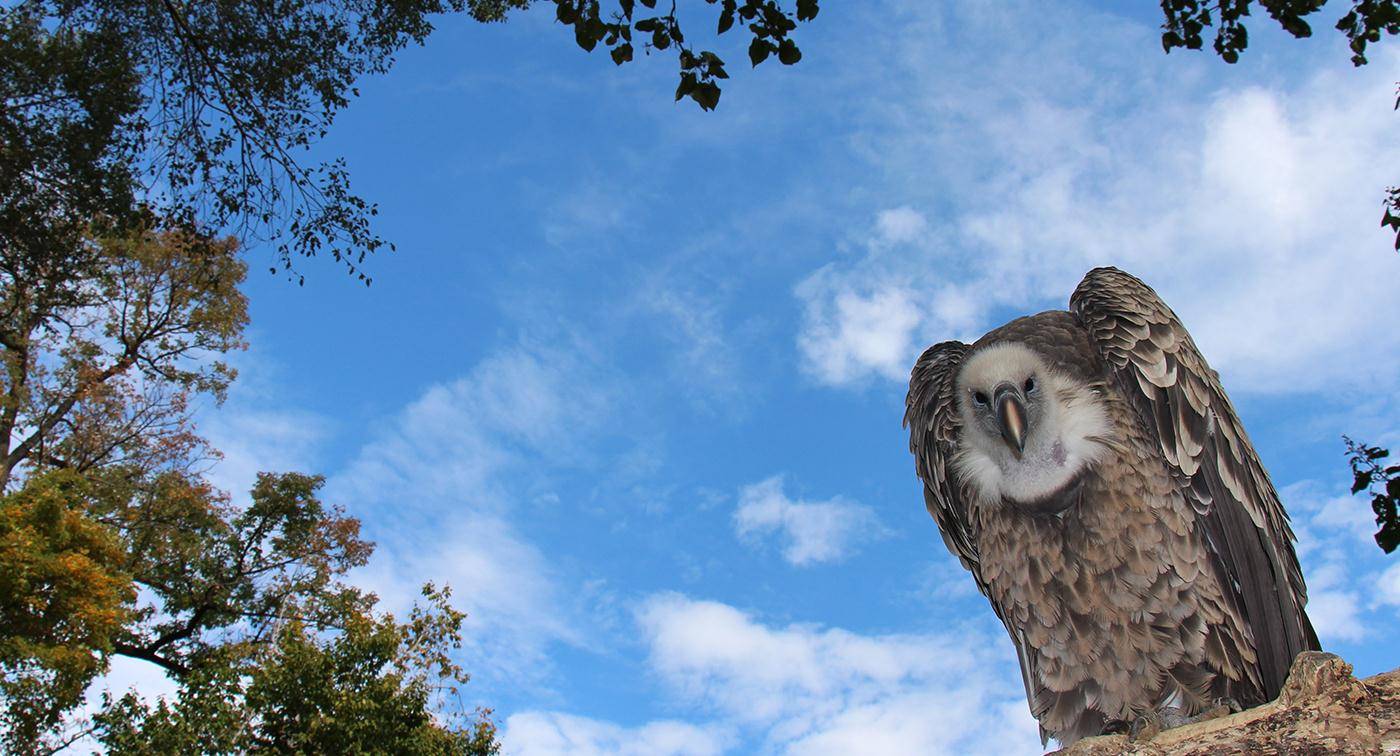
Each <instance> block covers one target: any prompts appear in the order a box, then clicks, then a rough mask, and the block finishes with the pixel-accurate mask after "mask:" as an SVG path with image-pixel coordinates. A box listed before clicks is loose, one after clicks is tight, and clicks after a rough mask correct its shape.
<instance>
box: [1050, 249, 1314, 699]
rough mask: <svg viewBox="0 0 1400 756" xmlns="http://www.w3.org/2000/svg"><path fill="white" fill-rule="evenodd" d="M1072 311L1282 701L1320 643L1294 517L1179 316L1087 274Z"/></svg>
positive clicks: (1116, 275) (1127, 282)
mask: <svg viewBox="0 0 1400 756" xmlns="http://www.w3.org/2000/svg"><path fill="white" fill-rule="evenodd" d="M1070 310H1071V311H1072V312H1073V313H1074V315H1075V316H1076V317H1077V318H1078V319H1079V321H1080V322H1081V323H1082V324H1083V325H1084V327H1085V328H1086V329H1087V330H1088V331H1089V333H1090V334H1091V335H1092V336H1093V338H1094V340H1095V342H1096V343H1097V344H1098V347H1099V351H1100V354H1101V355H1102V357H1103V359H1104V361H1105V362H1106V363H1107V365H1108V369H1109V370H1110V372H1112V373H1114V375H1115V377H1116V380H1117V381H1118V384H1119V387H1120V388H1121V389H1122V390H1123V392H1124V393H1125V395H1127V396H1129V397H1131V400H1132V402H1133V403H1134V405H1135V406H1136V407H1137V410H1138V413H1139V416H1140V417H1141V418H1142V420H1143V422H1144V423H1146V425H1147V427H1148V428H1149V429H1150V430H1153V431H1155V433H1156V437H1157V439H1158V440H1159V441H1160V442H1161V448H1162V454H1163V457H1164V458H1165V459H1166V461H1167V463H1168V464H1169V465H1170V466H1171V468H1172V469H1173V470H1174V472H1175V474H1177V475H1179V476H1180V480H1181V483H1182V486H1183V490H1184V492H1185V493H1186V495H1187V496H1188V498H1189V499H1190V500H1191V502H1192V505H1193V506H1194V507H1195V508H1196V511H1197V513H1198V515H1199V516H1200V522H1201V523H1202V525H1203V530H1204V532H1205V534H1206V536H1207V539H1208V546H1209V548H1210V549H1211V552H1212V559H1213V561H1214V562H1215V566H1216V573H1217V575H1219V576H1220V579H1221V581H1222V583H1223V584H1224V585H1223V586H1222V587H1223V588H1224V589H1225V590H1227V591H1231V592H1233V594H1234V595H1233V596H1232V598H1234V599H1235V601H1236V603H1237V605H1238V607H1239V609H1240V610H1241V611H1242V613H1243V614H1244V616H1245V619H1246V621H1247V622H1248V624H1249V627H1250V630H1251V633H1252V634H1253V638H1254V644H1255V647H1256V648H1255V650H1256V652H1257V654H1258V659H1259V661H1258V666H1259V669H1258V672H1259V676H1260V679H1261V680H1262V681H1263V684H1264V691H1263V695H1264V696H1265V697H1264V699H1263V700H1265V701H1267V700H1270V699H1272V698H1274V697H1276V696H1277V695H1278V692H1279V689H1280V688H1281V687H1282V685H1283V680H1284V678H1285V677H1286V676H1287V674H1288V667H1289V665H1290V664H1291V663H1292V661H1293V657H1294V656H1296V655H1297V654H1298V652H1300V651H1303V650H1306V649H1316V648H1318V647H1319V646H1318V642H1317V636H1316V634H1315V633H1314V632H1313V628H1312V624H1311V622H1309V620H1308V616H1307V613H1306V612H1305V611H1304V609H1303V607H1304V605H1305V604H1306V603H1307V588H1306V587H1305V586H1304V585H1303V574H1302V571H1301V569H1300V568H1299V566H1298V558H1297V556H1296V555H1295V554H1294V551H1293V541H1294V536H1293V530H1292V529H1291V528H1290V527H1289V525H1288V514H1287V513H1286V512H1285V511H1284V509H1283V504H1282V503H1281V502H1280V501H1279V498H1278V493H1277V492H1276V491H1275V490H1274V486H1273V484H1272V483H1271V482H1270V481H1269V476H1268V473H1266V472H1265V471H1264V467H1263V465H1262V464H1261V463H1260V461H1259V455H1258V454H1257V453H1256V452H1255V451H1254V446H1253V445H1252V444H1251V443H1250V441H1249V436H1248V435H1247V434H1246V433H1245V430H1244V426H1243V425H1242V424H1241V423H1240V420H1239V416H1238V415H1237V414H1236V413H1235V408H1234V407H1233V406H1231V404H1230V400H1229V398H1228V397H1226V396H1225V390H1224V388H1222V387H1221V385H1220V378H1219V376H1218V375H1217V374H1216V372H1215V371H1214V370H1212V369H1211V368H1210V366H1209V365H1208V364H1207V363H1206V360H1205V358H1204V357H1202V356H1201V353H1200V351H1199V350H1197V349H1196V345H1195V343H1194V342H1193V341H1192V340H1191V336H1190V334H1188V333H1187V332H1186V329H1185V328H1184V327H1183V326H1182V325H1181V322H1180V321H1179V320H1178V319H1177V317H1176V314H1175V313H1173V312H1172V311H1171V309H1170V308H1168V307H1167V305H1166V304H1165V303H1164V302H1163V301H1162V300H1161V298H1159V297H1158V296H1157V294H1156V292H1154V291H1153V290H1152V289H1151V288H1150V287H1148V286H1147V285H1146V284H1144V283H1143V282H1142V281H1139V280H1138V279H1137V278H1134V277H1133V276H1131V275H1128V274H1127V273H1124V272H1122V271H1120V270H1117V269H1115V268H1095V269H1094V270H1091V271H1089V273H1088V274H1087V275H1086V276H1085V277H1084V280H1083V282H1081V283H1080V284H1079V287H1078V288H1077V289H1075V291H1074V295H1073V296H1071V297H1070ZM1241 703H1245V704H1246V705H1251V704H1252V703H1255V702H1241ZM1257 703H1262V701H1260V702H1257Z"/></svg>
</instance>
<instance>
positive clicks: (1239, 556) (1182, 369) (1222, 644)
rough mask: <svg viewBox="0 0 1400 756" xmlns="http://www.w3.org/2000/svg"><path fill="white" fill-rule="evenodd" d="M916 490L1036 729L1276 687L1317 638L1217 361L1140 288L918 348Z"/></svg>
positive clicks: (1119, 279) (1280, 513) (1107, 723)
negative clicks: (986, 605) (1005, 644)
mask: <svg viewBox="0 0 1400 756" xmlns="http://www.w3.org/2000/svg"><path fill="white" fill-rule="evenodd" d="M904 423H905V426H906V427H908V428H909V448H910V450H911V451H912V452H913V453H914V458H915V469H916V471H917V472H918V475H919V477H920V478H921V479H922V480H923V484H924V485H923V489H924V501H925V503H926V504H927V506H928V510H929V513H930V514H932V515H933V518H934V520H935V521H936V522H937V523H938V528H939V530H940V531H941V532H942V534H943V540H944V543H946V544H947V546H948V548H949V550H951V551H952V552H953V553H954V554H956V555H957V556H958V558H959V559H960V560H961V561H962V564H963V566H964V567H966V568H967V569H968V571H970V572H971V573H972V578H973V580H975V581H976V582H977V587H978V588H979V589H981V591H982V593H983V594H985V595H986V596H987V599H988V600H989V601H990V602H991V605H992V609H993V610H994V611H995V612H996V613H997V616H998V617H1000V618H1001V621H1002V623H1003V624H1004V625H1005V626H1006V630H1007V632H1008V633H1010V635H1011V640H1012V642H1013V643H1014V644H1015V646H1016V653H1017V656H1018V657H1019V659H1020V662H1021V675H1022V678H1023V681H1024V682H1025V686H1026V697H1027V698H1028V699H1029V702H1030V708H1031V712H1032V713H1033V714H1034V715H1035V717H1036V719H1038V720H1039V721H1040V733H1041V739H1042V742H1044V741H1045V740H1046V739H1047V738H1049V737H1053V738H1055V739H1056V740H1058V741H1059V742H1060V743H1061V744H1062V745H1068V744H1070V743H1073V742H1074V741H1076V740H1079V739H1080V738H1084V737H1088V736H1091V735H1099V734H1103V733H1105V732H1117V731H1133V732H1136V731H1138V730H1139V728H1142V727H1151V726H1155V727H1169V726H1174V725H1176V724H1180V723H1182V722H1183V721H1189V719H1190V718H1192V717H1196V716H1198V715H1201V714H1202V713H1204V712H1207V711H1213V710H1218V709H1219V707H1220V706H1222V705H1227V706H1230V707H1231V708H1233V709H1235V710H1239V709H1241V708H1248V707H1251V706H1256V705H1258V704H1261V703H1264V702H1266V701H1270V700H1272V699H1274V698H1275V697H1277V695H1278V693H1279V690H1280V688H1281V687H1282V685H1283V681H1284V678H1285V677H1286V675H1287V673H1288V668H1289V665H1290V664H1291V663H1292V661H1293V657H1294V656H1296V655H1297V654H1298V653H1299V652H1300V651H1303V650H1307V649H1318V647H1319V646H1318V641H1317V635H1316V633H1314V632H1313V628H1312V624H1311V622H1309V620H1308V616H1307V614H1306V613H1305V612H1304V605H1305V604H1306V602H1307V589H1306V587H1305V586H1304V585H1303V575H1302V572H1301V571H1300V569H1299V567H1298V558H1297V556H1296V555H1295V554H1294V552H1293V540H1294V537H1293V532H1292V530H1291V529H1290V528H1289V525H1288V515H1287V513H1286V512H1284V509H1283V505H1282V504H1281V503H1280V502H1279V498H1278V494H1277V492H1275V491H1274V487H1273V485H1272V484H1271V483H1270V482H1269V476H1268V473H1266V472H1265V471H1264V467H1263V465H1262V464H1261V463H1260V461H1259V456H1258V454H1256V453H1255V451H1254V447H1253V445H1251V444H1250V441H1249V437H1248V436H1247V435H1245V431H1244V427H1243V426H1242V425H1241V424H1240V420H1239V417H1238V415H1236V413H1235V409H1234V407H1232V406H1231V405H1230V400H1229V399H1228V398H1227V397H1226V396H1225V390H1224V389H1223V388H1222V387H1221V385H1220V379H1219V376H1218V375H1217V374H1216V372H1215V371H1214V370H1212V369H1211V368H1210V366H1209V365H1207V364H1206V361H1205V358H1204V357H1202V356H1201V353H1200V352H1199V351H1198V350H1197V349H1196V345H1195V343H1193V342H1192V340H1191V336H1190V335H1189V334H1188V333H1187V332H1186V329H1185V328H1184V327H1182V325H1181V322H1180V321H1179V320H1178V319H1177V317H1176V315H1175V313H1173V312H1172V311H1171V310H1170V309H1169V308H1168V307H1167V305H1166V304H1165V303H1163V302H1162V300H1161V299H1160V298H1159V297H1158V296H1157V294H1156V292H1154V291H1153V290H1152V289H1151V288H1149V287H1148V286H1147V285H1146V284H1144V283H1143V282H1142V281H1139V280H1138V279H1136V278H1134V277H1133V276H1130V275H1128V274H1127V273H1124V272H1122V271H1120V270H1117V269H1115V268H1096V269H1094V270H1091V271H1089V273H1088V275H1086V276H1085V277H1084V280H1083V281H1082V282H1081V283H1080V284H1079V287H1078V288H1077V289H1075V291H1074V294H1073V295H1072V296H1071V297H1070V309H1069V311H1068V312H1065V311H1051V312H1042V313H1040V314H1038V315H1030V316H1027V317H1022V318H1018V319H1016V320H1013V321H1011V322H1010V323H1007V324H1006V325H1004V326H1001V327H1000V328H997V329H995V330H993V331H991V332H989V333H987V334H986V335H985V336H983V337H982V338H980V339H978V340H977V342H976V343H974V344H971V345H968V344H964V343H961V342H957V341H945V342H943V343H941V344H936V345H934V346H932V347H929V349H928V350H927V351H925V352H924V353H923V356H921V357H920V358H919V361H918V363H917V364H916V365H915V366H914V371H913V375H912V377H911V378H910V381H909V396H908V399H907V403H906V412H905V416H904Z"/></svg>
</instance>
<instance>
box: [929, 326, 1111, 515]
mask: <svg viewBox="0 0 1400 756" xmlns="http://www.w3.org/2000/svg"><path fill="white" fill-rule="evenodd" d="M957 405H958V413H959V416H960V417H961V420H962V427H963V430H962V436H961V438H960V440H959V451H958V456H957V463H956V464H957V465H958V467H959V468H960V470H961V471H962V472H963V474H964V475H965V476H968V478H967V479H969V480H971V481H972V482H973V484H974V487H975V488H977V490H978V491H979V492H980V493H982V494H983V495H984V496H990V497H993V498H1004V499H1010V500H1011V501H1013V502H1017V503H1022V504H1037V503H1041V502H1044V501H1045V500H1046V499H1048V498H1052V497H1053V496H1054V495H1055V494H1056V493H1057V492H1058V491H1060V490H1061V489H1063V488H1065V487H1066V486H1067V485H1069V484H1070V483H1072V482H1073V481H1074V480H1075V479H1076V478H1077V477H1078V475H1079V473H1080V472H1082V471H1083V470H1084V469H1085V468H1086V467H1087V466H1088V465H1089V464H1091V463H1092V462H1093V461H1095V460H1096V459H1097V457H1098V455H1099V454H1100V453H1101V450H1102V448H1103V443H1102V442H1103V440H1104V439H1105V438H1107V437H1108V426H1109V424H1108V418H1107V414H1106V412H1105V411H1104V407H1103V397H1102V393H1101V391H1100V390H1098V389H1095V388H1092V387H1090V386H1088V385H1087V384H1085V383H1084V382H1083V381H1080V380H1077V379H1075V378H1072V377H1070V376H1069V375H1067V374H1065V373H1064V372H1062V371H1060V370H1057V369H1056V368H1055V367H1053V366H1052V365H1050V364H1048V363H1047V362H1046V360H1045V359H1044V358H1043V357H1042V356H1041V355H1039V354H1037V353H1036V352H1035V351H1033V350H1032V349H1030V348H1029V347H1027V346H1025V345H1024V344H1020V343H1016V342H1003V343H998V344H992V345H989V346H986V347H984V348H981V349H978V350H976V351H975V352H973V353H972V354H970V355H968V357H967V359H966V360H965V361H964V362H963V365H962V368H961V370H959V372H958V377H957Z"/></svg>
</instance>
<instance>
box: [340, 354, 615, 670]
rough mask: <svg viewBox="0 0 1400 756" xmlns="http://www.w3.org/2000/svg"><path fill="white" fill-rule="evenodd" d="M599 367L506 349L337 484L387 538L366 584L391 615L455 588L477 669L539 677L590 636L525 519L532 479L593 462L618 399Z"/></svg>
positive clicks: (410, 415) (371, 447)
mask: <svg viewBox="0 0 1400 756" xmlns="http://www.w3.org/2000/svg"><path fill="white" fill-rule="evenodd" d="M592 370H593V368H592V367H591V366H590V365H589V364H588V363H587V361H586V360H583V359H581V358H580V357H579V355H578V354H576V353H573V352H566V351H560V350H541V349H534V348H530V347H527V346H516V347H511V348H508V349H505V350H502V351H501V352H499V353H497V354H496V355H494V356H492V357H490V358H488V359H486V360H484V361H483V362H482V363H480V364H479V365H478V366H477V367H476V368H474V369H473V370H472V371H471V372H470V373H469V374H468V375H466V376H464V377H462V378H460V379H458V380H455V381H452V382H450V383H446V384H440V385H434V386H431V387H429V388H428V389H426V390H425V391H424V392H423V393H422V395H421V396H419V398H418V399H417V400H415V401H414V402H413V403H412V404H410V405H409V406H407V407H405V408H404V409H403V410H402V411H401V412H400V413H399V414H398V416H397V417H395V418H393V419H392V420H391V421H389V422H388V423H387V424H386V425H387V427H386V428H385V429H384V430H383V431H382V432H381V433H379V434H378V435H377V436H376V437H373V438H371V439H370V440H369V442H368V443H366V444H365V446H364V447H363V448H361V450H360V451H359V453H358V454H357V455H356V456H355V458H354V459H353V461H352V462H351V463H350V464H349V465H348V466H347V467H346V468H345V469H343V470H341V471H340V472H338V473H337V474H335V475H334V476H332V477H331V479H330V480H329V482H328V483H327V486H326V494H325V496H326V498H327V500H330V501H335V502H338V503H342V504H345V505H346V506H347V508H349V509H350V510H351V511H353V512H355V513H357V514H359V515H361V516H362V517H364V518H365V521H366V528H367V532H368V535H369V536H370V537H371V538H373V539H375V540H376V541H377V542H378V543H379V549H378V552H377V553H376V555H375V557H374V559H373V560H372V561H371V563H370V565H369V566H368V567H366V568H365V569H363V570H362V571H360V573H359V574H358V575H357V580H358V581H359V582H360V583H361V584H363V585H365V586H366V587H369V588H371V589H373V590H375V591H377V592H378V593H380V595H381V597H383V598H384V599H385V600H386V602H387V605H388V606H389V607H390V608H394V609H401V608H403V607H404V606H406V605H407V604H408V603H410V602H411V601H412V600H413V599H414V598H415V597H416V595H417V589H418V587H419V586H420V585H421V584H422V583H423V582H425V581H428V580H433V581H436V582H438V583H439V584H441V583H443V582H446V583H449V584H451V585H452V586H453V587H454V588H455V589H456V590H455V593H454V603H455V604H456V605H458V606H459V607H461V608H463V609H465V610H466V611H467V613H468V620H467V626H466V627H465V628H464V636H465V638H466V643H467V656H468V657H469V660H468V661H469V665H470V667H471V668H472V670H473V672H474V673H475V674H478V675H485V676H488V677H491V678H493V679H495V680H498V681H499V680H511V681H512V682H513V683H520V684H525V685H530V684H534V683H539V682H540V681H541V680H543V679H544V678H545V677H547V675H548V674H549V672H550V670H551V665H550V660H549V653H548V649H549V647H550V645H551V644H554V643H565V644H580V643H583V642H584V640H583V639H584V636H585V634H586V632H585V631H583V630H581V629H580V625H581V624H582V621H581V619H580V617H581V616H582V606H581V602H582V599H579V598H577V594H576V592H573V591H571V590H570V588H569V583H568V581H567V580H565V579H564V578H563V577H562V576H560V575H559V574H558V573H556V572H555V570H554V569H553V568H552V566H551V564H550V561H549V559H548V558H547V557H546V556H545V554H544V553H542V552H541V551H540V549H539V547H538V546H536V545H535V544H534V543H533V542H532V541H531V540H530V539H528V538H527V537H526V536H525V535H523V534H522V533H521V532H520V530H519V528H518V526H517V525H516V524H515V523H516V520H517V518H518V517H519V516H520V510H521V508H522V507H523V505H524V503H525V501H527V500H528V489H529V485H528V484H529V482H531V481H535V480H537V479H538V476H536V475H524V476H522V473H523V472H525V471H528V470H529V469H530V468H531V466H532V465H539V464H541V462H540V460H542V459H547V460H549V466H550V469H554V470H557V469H561V468H562V467H567V465H568V459H569V458H570V457H571V456H577V457H583V456H586V455H585V454H584V452H583V446H582V443H581V439H582V438H583V437H584V436H586V435H587V433H588V431H589V429H590V428H595V427H597V423H598V422H599V421H600V420H601V418H602V417H603V416H604V415H605V414H606V412H607V407H608V405H609V399H608V397H607V396H606V392H605V391H603V390H601V389H599V388H598V384H597V383H596V382H595V379H596V375H595V374H594V373H593V372H592ZM522 480H524V481H525V482H524V483H522V482H521V481H522Z"/></svg>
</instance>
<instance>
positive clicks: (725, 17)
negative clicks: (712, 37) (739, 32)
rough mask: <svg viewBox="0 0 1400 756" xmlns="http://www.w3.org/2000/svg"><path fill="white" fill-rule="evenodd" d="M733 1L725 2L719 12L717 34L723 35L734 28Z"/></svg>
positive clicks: (727, 0)
mask: <svg viewBox="0 0 1400 756" xmlns="http://www.w3.org/2000/svg"><path fill="white" fill-rule="evenodd" d="M734 11H735V6H734V0H725V3H724V7H723V9H722V10H720V12H719V33H720V34H723V33H725V32H727V31H729V29H730V27H732V26H734Z"/></svg>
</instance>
